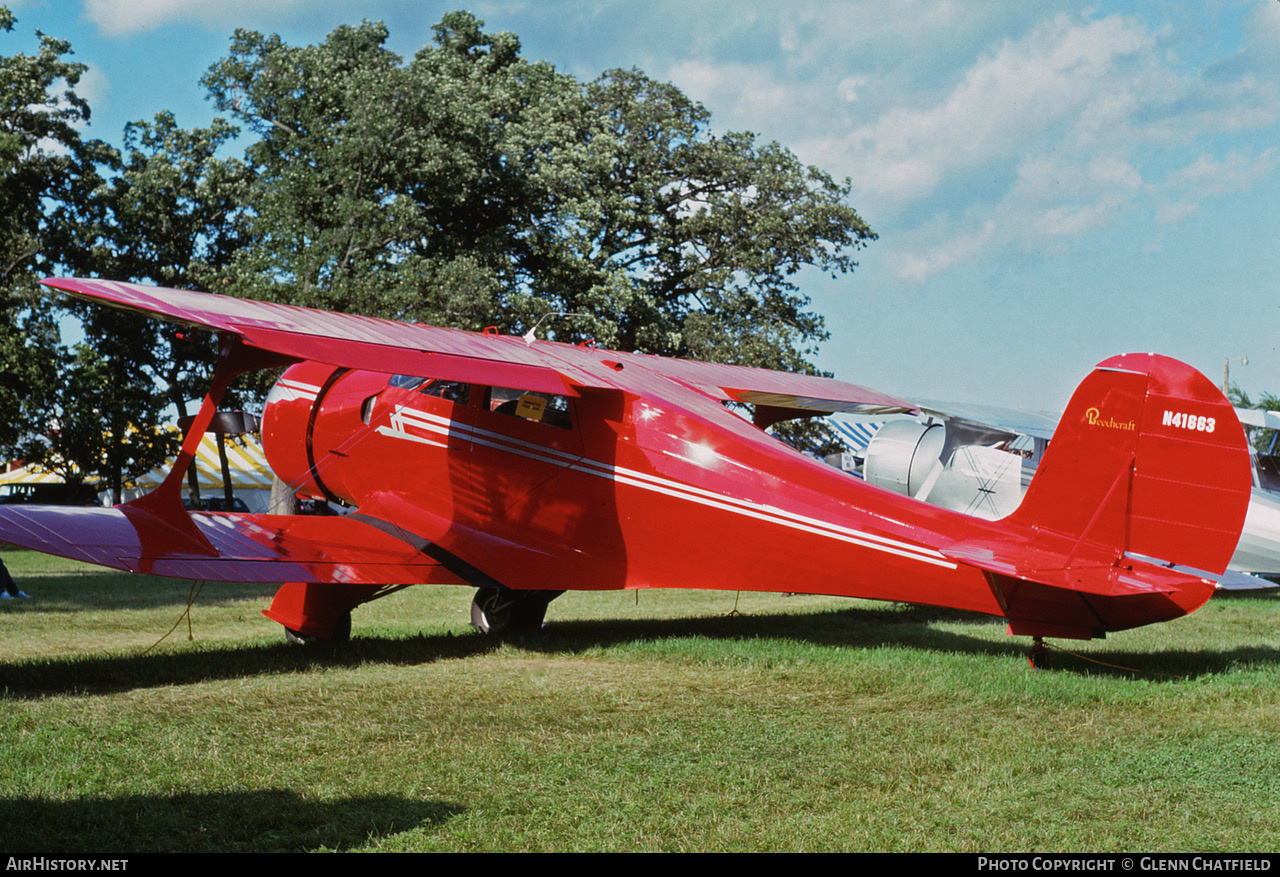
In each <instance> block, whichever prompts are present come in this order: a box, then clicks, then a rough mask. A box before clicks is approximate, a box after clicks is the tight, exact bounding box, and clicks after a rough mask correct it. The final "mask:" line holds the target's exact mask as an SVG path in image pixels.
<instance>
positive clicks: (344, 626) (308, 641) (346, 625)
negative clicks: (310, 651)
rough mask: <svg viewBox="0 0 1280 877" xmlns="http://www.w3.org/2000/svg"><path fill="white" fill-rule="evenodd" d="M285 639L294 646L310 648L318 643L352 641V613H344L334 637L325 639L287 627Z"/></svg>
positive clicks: (339, 619) (340, 617) (336, 626)
mask: <svg viewBox="0 0 1280 877" xmlns="http://www.w3.org/2000/svg"><path fill="white" fill-rule="evenodd" d="M284 638H285V640H286V641H287V642H288V643H289V645H293V646H310V645H315V644H316V643H325V642H328V643H345V642H347V641H348V640H350V639H351V613H350V612H343V613H342V615H341V616H339V618H338V623H337V624H336V625H335V626H334V628H333V636H331V637H329V638H328V639H323V638H321V637H318V636H312V635H311V634H309V633H303V632H302V631H300V630H294V629H293V628H290V627H286V628H285V629H284Z"/></svg>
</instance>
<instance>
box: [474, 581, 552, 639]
mask: <svg viewBox="0 0 1280 877" xmlns="http://www.w3.org/2000/svg"><path fill="white" fill-rule="evenodd" d="M563 593H564V592H563V591H512V590H510V589H509V588H480V589H478V590H477V591H476V596H475V599H473V600H472V601H471V626H472V627H473V628H475V630H476V631H477V632H478V633H483V634H487V635H489V636H502V635H505V634H516V635H518V634H522V633H536V632H538V631H539V630H541V629H542V621H543V619H544V618H546V617H547V605H548V604H549V603H550V602H551V601H552V600H554V599H555V598H556V597H559V596H560V595H561V594H563Z"/></svg>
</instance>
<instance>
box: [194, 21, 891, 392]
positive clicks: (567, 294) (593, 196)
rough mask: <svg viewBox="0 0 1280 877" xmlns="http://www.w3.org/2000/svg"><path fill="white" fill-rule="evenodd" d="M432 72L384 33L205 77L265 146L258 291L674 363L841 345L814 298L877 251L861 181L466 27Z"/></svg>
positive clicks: (235, 279) (261, 51) (255, 156)
mask: <svg viewBox="0 0 1280 877" xmlns="http://www.w3.org/2000/svg"><path fill="white" fill-rule="evenodd" d="M435 32H436V35H435V40H434V42H433V44H432V45H429V46H426V47H424V48H423V49H421V50H420V51H419V52H418V53H417V54H416V55H415V56H414V57H413V59H412V60H411V61H410V62H409V63H407V64H406V63H404V62H403V61H402V60H401V59H400V58H399V57H398V56H396V55H395V54H394V53H392V52H390V51H389V50H387V49H386V47H385V42H386V39H387V36H388V35H387V31H386V29H385V27H383V26H382V25H381V24H371V23H368V22H366V23H364V24H362V25H360V26H358V27H341V28H338V29H337V30H335V31H333V32H332V33H331V34H330V35H329V37H328V39H326V40H325V41H324V42H323V43H322V44H320V45H316V46H307V47H295V46H290V45H287V44H285V43H284V42H283V41H282V40H281V39H280V38H279V37H277V36H263V35H261V34H258V33H251V32H245V31H239V32H237V34H236V36H235V39H234V40H233V44H232V51H231V54H230V56H229V57H228V58H226V59H224V60H223V61H221V62H219V63H218V64H215V65H214V66H213V67H212V68H211V69H210V71H209V73H208V75H207V76H206V78H205V80H204V81H205V84H206V86H207V88H208V89H209V92H210V95H211V96H212V97H213V99H214V101H215V103H216V105H217V106H218V107H219V109H221V110H223V111H225V112H228V113H231V114H232V115H234V116H235V117H236V118H237V119H238V120H239V121H240V122H241V123H242V124H244V125H245V126H246V127H247V128H249V129H250V130H252V131H253V132H255V133H256V134H257V135H258V136H259V138H260V139H259V140H258V141H257V142H255V143H254V144H253V145H252V146H251V147H250V148H249V151H248V154H247V161H248V164H250V166H251V167H252V168H253V170H254V172H255V180H256V182H255V188H254V192H253V195H252V204H253V218H252V221H251V229H252V237H253V240H252V244H251V246H249V247H248V248H246V249H245V250H243V251H242V252H241V254H240V257H239V258H238V259H237V260H236V262H235V264H234V266H233V269H232V270H231V271H230V272H228V274H227V275H225V276H226V277H228V278H230V281H229V285H233V286H235V287H236V288H237V289H240V290H245V291H252V292H253V294H255V295H258V296H262V297H266V298H276V299H284V300H288V301H292V302H297V303H304V304H313V305H318V306H322V307H328V308H333V309H337V310H346V311H357V312H364V313H377V314H381V315H385V316H393V317H400V318H406V319H414V320H420V321H425V322H433V323H440V324H445V325H454V326H463V327H471V328H474V327H476V326H479V325H486V324H493V325H498V326H500V327H503V328H505V329H511V330H519V329H524V328H527V327H528V326H529V325H531V324H532V323H533V322H534V321H536V320H537V319H538V318H539V317H540V316H542V315H543V314H545V313H548V312H564V313H566V314H574V315H582V316H573V317H566V318H565V319H564V320H562V321H559V322H558V323H557V324H556V331H557V334H558V335H559V336H560V337H562V338H568V339H572V340H579V339H585V338H594V339H596V340H597V341H598V342H599V343H601V344H604V345H607V346H612V347H620V348H623V349H641V350H646V351H649V352H653V353H664V354H674V355H681V356H694V357H700V358H706V359H719V360H730V361H737V362H746V363H750V364H757V365H769V366H775V367H786V368H804V367H806V365H807V359H808V356H809V355H811V354H812V353H813V351H814V348H815V345H816V344H817V343H818V342H820V341H821V340H822V339H823V338H825V337H826V333H825V329H824V328H823V321H822V318H821V316H820V315H818V314H816V313H814V312H813V311H812V310H811V309H810V306H809V305H810V303H809V300H808V299H807V298H806V297H805V296H804V295H803V294H802V293H801V291H800V289H799V287H798V284H797V280H796V278H797V274H798V272H799V271H800V270H801V269H802V268H803V267H805V266H816V267H818V268H820V269H822V270H826V271H830V272H833V273H842V272H847V271H850V270H852V268H853V267H854V264H855V263H854V261H853V254H854V253H855V252H856V251H857V250H858V249H859V248H860V247H862V246H863V245H865V243H866V242H867V241H869V240H870V239H872V238H873V237H874V235H873V234H872V232H871V231H870V229H869V228H867V226H866V225H865V223H863V221H862V220H861V219H860V218H859V217H858V215H857V213H856V212H855V211H854V210H853V209H852V208H851V207H850V206H849V205H848V204H847V203H846V199H847V196H848V194H849V184H848V182H845V183H836V182H835V181H833V180H832V179H831V178H830V177H829V176H828V175H827V174H825V173H823V172H822V171H820V170H818V169H816V168H812V167H806V166H804V165H803V164H801V163H800V162H799V161H798V160H797V159H796V158H795V156H794V155H792V154H791V153H790V152H788V151H787V150H785V149H783V148H782V147H780V146H778V145H777V144H775V143H769V144H759V143H757V142H756V139H755V137H754V136H753V135H751V134H745V133H733V134H726V135H723V136H716V135H713V134H712V133H711V132H710V119H709V115H708V113H707V112H706V110H705V109H704V108H702V107H701V106H699V105H698V104H696V103H694V102H693V101H690V100H689V99H688V98H687V97H686V96H685V95H683V94H682V93H681V92H680V91H679V90H678V89H677V88H675V87H674V86H672V85H668V84H663V83H659V82H656V81H654V80H652V79H650V78H648V77H646V76H645V75H644V74H642V73H640V72H638V71H634V70H631V71H622V70H619V71H612V72H609V73H606V74H605V75H604V76H602V77H600V78H599V79H597V80H596V81H594V82H589V83H581V82H578V81H577V80H576V79H574V78H573V77H570V76H567V75H565V74H563V73H560V72H558V71H556V70H555V69H554V68H552V67H551V66H550V65H548V64H544V63H536V62H530V61H527V60H525V59H524V58H523V57H521V55H520V45H519V41H518V39H517V38H516V37H515V36H514V35H512V34H509V33H499V34H486V33H485V32H483V30H482V29H481V23H480V22H479V21H477V20H476V19H475V18H474V17H473V16H471V15H469V14H467V13H460V12H456V13H450V14H449V15H446V16H445V17H444V19H443V20H442V21H441V23H440V24H439V25H437V26H436V28H435Z"/></svg>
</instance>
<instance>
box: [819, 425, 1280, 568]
mask: <svg viewBox="0 0 1280 877" xmlns="http://www.w3.org/2000/svg"><path fill="white" fill-rule="evenodd" d="M918 404H919V407H920V412H921V413H920V415H919V416H918V417H913V418H908V417H902V418H899V419H896V420H889V421H875V420H872V419H870V418H858V417H855V418H849V419H848V420H847V421H846V422H857V421H862V424H861V429H860V430H859V431H858V432H853V433H850V432H849V431H848V430H846V431H845V432H844V434H846V435H859V436H860V437H862V439H861V442H860V444H859V445H857V447H859V448H860V450H861V454H859V455H858V456H861V457H862V458H863V462H862V463H861V468H860V469H856V470H855V469H852V468H851V467H849V466H848V465H845V466H844V468H846V469H850V471H858V472H859V474H861V475H862V476H863V477H864V478H866V480H867V481H869V482H870V483H872V484H875V485H877V486H879V487H883V488H885V489H887V490H893V491H895V492H898V493H902V494H904V495H907V496H912V497H914V498H916V499H919V500H922V501H925V502H930V503H933V504H934V505H938V506H940V507H942V508H948V509H952V510H954V511H959V512H964V513H965V514H969V515H974V516H976V517H981V518H984V519H986V520H998V519H999V518H1003V517H1005V516H1007V515H1009V514H1012V513H1013V511H1014V510H1015V509H1017V507H1018V504H1019V503H1021V502H1022V497H1023V495H1024V494H1025V493H1026V490H1027V488H1028V486H1029V485H1030V483H1031V480H1032V477H1033V476H1034V475H1035V471H1036V468H1037V467H1038V466H1039V464H1040V460H1041V459H1042V458H1043V456H1044V452H1045V449H1046V447H1047V446H1048V444H1049V440H1050V439H1051V438H1053V433H1054V430H1055V429H1056V428H1057V425H1058V418H1056V417H1051V416H1048V415H1043V414H1037V413H1035V412H1026V411H1015V410H1010V409H1005V408H999V407H995V406H985V405H968V404H960V403H949V402H935V401H928V400H925V401H920V402H919V403H918ZM1236 415H1237V416H1238V417H1239V419H1240V422H1241V424H1242V425H1243V427H1244V430H1245V434H1246V438H1247V439H1250V440H1249V450H1250V463H1251V466H1252V472H1253V489H1252V491H1251V493H1250V497H1249V509H1248V513H1247V515H1246V518H1245V524H1244V528H1243V531H1242V532H1241V535H1240V541H1239V543H1238V545H1237V546H1236V550H1235V553H1234V554H1233V555H1232V558H1231V562H1230V564H1229V565H1228V569H1229V570H1232V571H1235V572H1239V573H1246V574H1248V575H1243V576H1226V577H1224V578H1223V579H1221V581H1220V584H1221V585H1222V586H1223V587H1226V588H1231V589H1248V588H1267V587H1275V586H1276V585H1275V584H1274V583H1272V582H1270V581H1267V580H1264V579H1258V578H1254V576H1268V577H1275V576H1280V412H1274V411H1260V410H1257V409H1249V408H1237V409H1236ZM1259 432H1261V433H1263V434H1262V435H1261V436H1260V437H1259V439H1258V441H1257V442H1255V441H1253V440H1252V438H1253V436H1255V435H1258V434H1259ZM853 441H855V442H856V441H858V440H857V439H853ZM829 462H832V463H836V462H837V461H835V460H829Z"/></svg>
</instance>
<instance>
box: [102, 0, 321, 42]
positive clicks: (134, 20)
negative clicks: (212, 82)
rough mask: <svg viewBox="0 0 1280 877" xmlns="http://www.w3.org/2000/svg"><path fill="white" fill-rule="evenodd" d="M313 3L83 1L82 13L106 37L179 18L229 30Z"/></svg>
mask: <svg viewBox="0 0 1280 877" xmlns="http://www.w3.org/2000/svg"><path fill="white" fill-rule="evenodd" d="M314 5H317V4H316V3H314V2H306V0H272V2H271V3H262V2H261V0H217V2H209V0H85V3H84V15H85V18H87V19H88V20H89V21H91V22H92V23H93V24H95V25H96V26H97V27H98V29H99V30H100V31H102V33H103V34H105V35H106V36H110V37H120V36H127V35H128V34H131V33H135V32H137V31H142V30H150V29H153V28H157V27H159V26H161V25H164V24H171V23H173V22H180V21H194V22H198V23H199V24H202V25H204V26H206V27H211V28H219V29H225V30H231V29H232V28H235V27H236V26H238V25H239V24H241V23H242V22H244V21H245V20H246V19H252V20H255V21H260V20H263V19H264V18H270V19H277V20H278V19H283V18H284V17H286V16H287V15H289V14H290V13H292V12H293V11H295V10H303V9H307V8H308V7H309V6H314ZM264 13H265V15H264Z"/></svg>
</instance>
